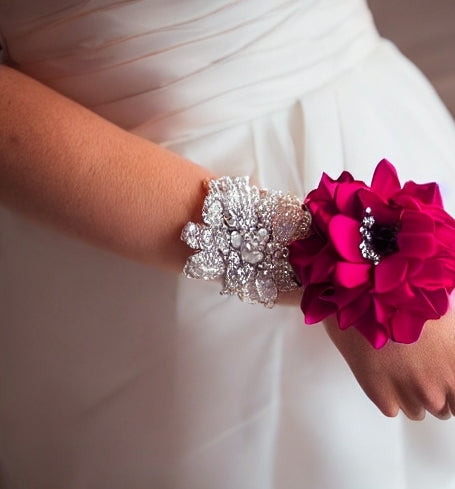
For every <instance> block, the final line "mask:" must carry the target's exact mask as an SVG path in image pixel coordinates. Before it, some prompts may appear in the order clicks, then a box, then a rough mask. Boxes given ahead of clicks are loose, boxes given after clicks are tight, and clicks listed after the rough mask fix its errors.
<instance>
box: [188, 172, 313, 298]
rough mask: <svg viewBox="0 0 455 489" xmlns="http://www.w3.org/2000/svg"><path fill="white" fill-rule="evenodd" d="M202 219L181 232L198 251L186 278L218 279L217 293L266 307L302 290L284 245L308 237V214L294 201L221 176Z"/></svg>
mask: <svg viewBox="0 0 455 489" xmlns="http://www.w3.org/2000/svg"><path fill="white" fill-rule="evenodd" d="M202 220H203V223H204V224H197V223H194V222H189V223H188V224H186V226H185V227H184V228H183V231H182V236H181V237H182V240H183V241H184V242H185V243H186V244H187V245H188V246H189V247H190V248H192V249H194V250H196V253H194V254H193V255H191V256H190V257H189V258H188V260H187V262H186V264H185V267H184V270H183V272H184V274H185V275H186V276H187V277H189V278H197V279H203V280H212V279H217V278H221V280H222V290H221V294H227V295H238V297H239V298H240V299H241V300H242V301H244V302H249V303H252V304H256V303H261V304H264V305H265V306H267V307H272V306H273V304H274V302H275V300H276V298H277V296H278V294H279V293H280V292H288V291H291V290H293V289H295V288H297V287H299V286H300V283H299V281H298V279H297V277H296V275H295V273H294V271H293V269H292V267H291V265H290V264H289V261H288V248H287V245H288V244H290V243H291V242H292V241H295V240H296V239H302V238H304V237H306V236H307V235H308V233H309V231H310V224H311V215H310V213H309V212H308V211H307V210H306V209H305V208H302V203H301V201H300V200H299V199H298V198H297V197H295V196H292V195H289V194H284V193H282V192H279V191H274V190H264V189H258V188H257V187H255V186H250V185H249V178H248V177H234V178H231V177H221V178H219V179H217V180H210V181H209V183H208V194H207V197H206V199H205V201H204V206H203V209H202Z"/></svg>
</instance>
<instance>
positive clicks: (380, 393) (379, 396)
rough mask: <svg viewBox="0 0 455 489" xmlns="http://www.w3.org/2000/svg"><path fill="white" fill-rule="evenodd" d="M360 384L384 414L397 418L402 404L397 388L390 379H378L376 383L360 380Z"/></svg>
mask: <svg viewBox="0 0 455 489" xmlns="http://www.w3.org/2000/svg"><path fill="white" fill-rule="evenodd" d="M359 384H360V386H361V387H362V389H363V391H364V392H365V394H366V395H367V396H368V397H369V398H370V400H371V401H372V402H373V403H374V404H376V407H377V408H378V409H379V410H380V411H381V413H382V414H383V415H384V416H387V417H388V418H395V417H396V416H397V415H398V413H399V412H400V406H399V403H398V401H397V397H396V393H395V390H394V388H393V386H392V385H391V384H390V382H389V381H388V380H384V381H383V382H380V381H378V382H375V383H374V384H370V383H366V382H360V381H359Z"/></svg>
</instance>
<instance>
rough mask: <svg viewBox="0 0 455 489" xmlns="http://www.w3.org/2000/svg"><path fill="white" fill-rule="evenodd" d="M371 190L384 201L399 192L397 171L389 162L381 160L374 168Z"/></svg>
mask: <svg viewBox="0 0 455 489" xmlns="http://www.w3.org/2000/svg"><path fill="white" fill-rule="evenodd" d="M371 190H372V191H373V192H376V193H377V194H378V195H380V196H381V197H382V198H384V199H385V200H387V199H389V198H390V197H392V196H393V195H394V194H395V193H397V192H398V191H399V190H401V185H400V180H399V179H398V175H397V171H396V169H395V167H394V166H393V165H392V163H390V161H388V160H386V159H383V160H381V161H380V162H379V163H378V165H377V166H376V169H375V170H374V174H373V178H372V180H371Z"/></svg>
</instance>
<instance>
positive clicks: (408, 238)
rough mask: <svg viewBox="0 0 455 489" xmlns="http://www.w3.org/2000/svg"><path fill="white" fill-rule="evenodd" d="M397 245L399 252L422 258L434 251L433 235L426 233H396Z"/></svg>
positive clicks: (406, 255) (432, 253)
mask: <svg viewBox="0 0 455 489" xmlns="http://www.w3.org/2000/svg"><path fill="white" fill-rule="evenodd" d="M397 245H398V249H399V254H400V255H402V256H405V257H409V256H411V257H414V258H420V259H421V260H424V259H426V258H428V257H430V256H432V255H434V254H435V252H436V240H435V238H434V235H432V234H428V233H402V232H400V233H398V236H397Z"/></svg>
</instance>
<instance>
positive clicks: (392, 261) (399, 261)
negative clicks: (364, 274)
mask: <svg viewBox="0 0 455 489" xmlns="http://www.w3.org/2000/svg"><path fill="white" fill-rule="evenodd" d="M407 271H408V263H407V261H406V260H404V259H403V258H402V257H401V256H400V255H399V254H394V255H389V256H386V257H385V258H383V259H382V260H381V262H380V263H379V265H377V266H376V267H375V268H374V290H375V292H379V293H380V294H382V293H384V292H390V291H391V290H393V289H396V288H397V287H398V285H399V284H400V283H402V282H403V281H404V280H405V278H406V272H407Z"/></svg>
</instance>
